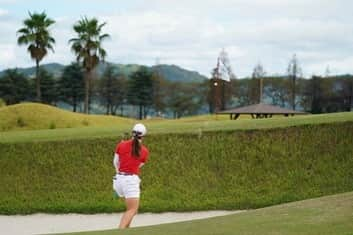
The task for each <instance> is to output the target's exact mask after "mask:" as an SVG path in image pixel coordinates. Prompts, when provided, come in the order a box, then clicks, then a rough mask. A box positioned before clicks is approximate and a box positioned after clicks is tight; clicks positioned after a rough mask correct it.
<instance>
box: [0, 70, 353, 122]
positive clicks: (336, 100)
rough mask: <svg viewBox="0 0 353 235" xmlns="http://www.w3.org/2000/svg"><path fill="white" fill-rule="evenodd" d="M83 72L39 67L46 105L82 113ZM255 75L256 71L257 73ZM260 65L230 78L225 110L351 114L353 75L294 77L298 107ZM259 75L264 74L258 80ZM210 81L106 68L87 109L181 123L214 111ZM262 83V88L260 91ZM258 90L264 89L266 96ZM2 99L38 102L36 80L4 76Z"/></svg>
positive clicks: (288, 87) (280, 80) (285, 80)
mask: <svg viewBox="0 0 353 235" xmlns="http://www.w3.org/2000/svg"><path fill="white" fill-rule="evenodd" d="M84 71H85V70H84V68H82V66H81V65H80V64H78V63H72V64H71V65H68V66H66V67H65V68H64V70H63V73H62V75H61V76H60V77H54V75H53V74H51V73H49V72H48V71H46V70H44V69H42V68H40V69H39V74H40V77H41V78H42V79H41V90H42V102H43V103H47V104H51V105H58V104H59V103H60V102H61V103H65V104H69V105H70V106H71V107H72V111H74V112H77V111H80V112H84V109H82V106H83V104H84V100H85V81H84ZM256 71H257V72H256ZM258 71H263V68H259V65H257V66H256V67H255V69H254V73H253V75H252V77H251V78H243V79H235V78H233V79H230V81H229V82H226V81H223V80H220V81H219V82H223V83H225V86H224V87H225V90H224V94H222V96H223V97H224V99H225V102H224V108H225V109H227V108H233V107H239V106H245V105H251V104H256V103H259V102H264V103H268V104H273V105H276V106H280V107H285V108H291V107H293V103H294V104H295V106H296V108H297V109H298V108H299V109H300V110H303V111H306V112H311V113H327V112H340V111H350V110H351V107H352V104H353V95H352V93H353V76H352V75H341V76H326V77H320V76H312V78H310V79H304V78H302V77H300V76H299V77H298V78H296V83H295V86H296V87H295V90H296V93H295V102H293V100H292V99H293V97H294V96H293V93H292V91H293V87H292V86H293V84H294V83H293V80H292V79H291V78H290V77H289V76H263V75H264V73H263V72H261V73H259V72H258ZM259 74H262V75H261V77H259ZM210 81H211V80H205V81H204V82H198V83H197V82H195V83H185V82H175V81H174V82H172V81H169V80H167V79H165V78H164V77H163V76H162V74H161V73H160V72H159V71H158V69H150V68H147V67H144V66H141V67H140V69H138V70H137V71H136V72H134V73H132V74H131V75H129V76H128V77H127V76H126V75H123V74H120V73H119V72H118V71H116V69H115V68H114V67H113V66H110V65H108V66H106V68H105V70H104V73H103V74H102V75H101V77H98V76H93V79H92V81H91V88H90V92H89V94H88V95H89V100H90V102H89V104H88V110H90V109H91V107H92V104H93V103H94V104H97V105H99V106H101V107H104V112H105V113H106V114H111V115H121V116H128V115H129V113H131V112H130V111H129V110H127V109H128V108H129V107H130V108H131V107H137V110H138V112H137V116H136V117H137V118H140V119H142V118H146V117H147V115H151V116H152V115H153V116H164V117H165V116H168V117H173V118H180V117H182V116H186V115H195V114H202V113H208V112H212V110H213V107H212V105H213V104H214V103H213V99H214V95H213V94H212V92H211V90H212V86H213V83H211V82H210ZM261 83H262V86H261ZM260 90H263V91H262V92H261V91H260ZM261 96H262V97H261ZM0 98H1V99H3V100H4V101H5V103H6V104H8V105H10V104H16V103H20V102H23V101H35V100H36V79H35V78H28V77H26V76H25V75H23V74H22V73H20V72H18V71H17V69H9V70H6V71H5V72H4V75H3V76H2V77H0Z"/></svg>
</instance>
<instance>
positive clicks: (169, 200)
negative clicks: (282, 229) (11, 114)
mask: <svg viewBox="0 0 353 235" xmlns="http://www.w3.org/2000/svg"><path fill="white" fill-rule="evenodd" d="M117 141H119V140H116V139H113V138H100V139H96V140H92V139H87V140H67V141H53V142H33V143H16V144H13V143H12V144H10V143H9V144H0V169H1V177H0V185H1V187H0V188H1V190H0V214H17V213H36V212H48V213H69V212H80V213H102V212H115V211H121V210H124V204H123V203H121V202H120V201H118V200H116V199H114V197H113V196H112V176H113V174H114V172H115V171H114V169H113V166H112V151H113V150H114V148H115V144H116V142H117ZM352 143H353V122H346V123H337V124H326V125H313V126H311V125H307V126H300V127H291V128H283V129H271V130H257V131H218V132H203V133H202V135H198V134H160V135H149V136H148V137H146V138H145V144H146V145H147V146H148V147H149V149H150V152H151V156H150V161H149V162H148V164H146V165H145V166H144V167H143V169H142V175H141V178H142V188H143V191H142V197H141V211H149V212H162V211H194V210H214V209H219V210H221V209H248V208H259V207H264V206H269V205H274V204H279V203H284V202H290V201H296V200H301V199H306V198H312V197H318V196H322V195H328V194H335V193H340V192H345V191H352V190H353V184H352V179H353V171H352V169H353V158H352V156H353V149H352Z"/></svg>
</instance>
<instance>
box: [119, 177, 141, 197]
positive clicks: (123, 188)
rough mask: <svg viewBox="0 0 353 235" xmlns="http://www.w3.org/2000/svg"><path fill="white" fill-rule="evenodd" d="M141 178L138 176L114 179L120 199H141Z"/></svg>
mask: <svg viewBox="0 0 353 235" xmlns="http://www.w3.org/2000/svg"><path fill="white" fill-rule="evenodd" d="M140 182H141V180H140V177H139V176H138V175H119V174H116V176H114V177H113V189H114V191H115V192H116V193H117V194H118V196H119V197H124V198H139V197H140Z"/></svg>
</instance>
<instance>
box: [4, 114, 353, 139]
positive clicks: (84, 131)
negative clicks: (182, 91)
mask: <svg viewBox="0 0 353 235" xmlns="http://www.w3.org/2000/svg"><path fill="white" fill-rule="evenodd" d="M70 117H71V116H70ZM94 118H95V119H97V120H96V123H97V124H95V125H93V124H92V125H93V126H87V127H81V126H79V127H72V128H57V129H43V130H15V131H4V132H0V143H16V142H32V141H56V140H73V139H92V138H105V137H118V138H123V137H124V136H125V135H126V133H129V132H130V128H131V125H132V124H133V123H136V122H138V120H133V119H120V118H117V119H114V118H116V117H111V116H110V117H108V116H106V117H105V116H100V117H98V116H95V117H94ZM227 118H228V116H220V115H218V116H217V115H204V116H195V117H189V118H182V119H177V120H164V119H161V120H159V119H158V120H153V119H152V120H144V121H143V123H144V124H146V126H147V128H148V135H150V134H159V133H191V134H197V135H201V134H202V132H204V131H221V130H255V129H271V128H284V127H291V126H300V125H315V124H323V123H334V122H345V121H352V120H353V112H344V113H332V114H319V115H301V116H294V117H287V118H285V117H282V116H275V117H273V118H269V119H250V118H249V117H248V116H244V117H243V118H240V119H239V120H228V119H227ZM70 120H72V119H70ZM70 120H69V121H70ZM92 122H93V121H92Z"/></svg>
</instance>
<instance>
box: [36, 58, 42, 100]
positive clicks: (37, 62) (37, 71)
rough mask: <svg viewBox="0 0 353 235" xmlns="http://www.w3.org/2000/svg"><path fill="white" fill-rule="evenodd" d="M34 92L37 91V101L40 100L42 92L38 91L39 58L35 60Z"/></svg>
mask: <svg viewBox="0 0 353 235" xmlns="http://www.w3.org/2000/svg"><path fill="white" fill-rule="evenodd" d="M36 92H37V98H36V101H37V102H41V101H42V94H41V91H40V76H39V60H36Z"/></svg>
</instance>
